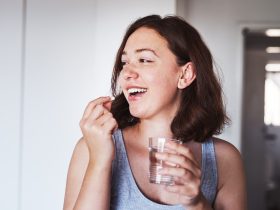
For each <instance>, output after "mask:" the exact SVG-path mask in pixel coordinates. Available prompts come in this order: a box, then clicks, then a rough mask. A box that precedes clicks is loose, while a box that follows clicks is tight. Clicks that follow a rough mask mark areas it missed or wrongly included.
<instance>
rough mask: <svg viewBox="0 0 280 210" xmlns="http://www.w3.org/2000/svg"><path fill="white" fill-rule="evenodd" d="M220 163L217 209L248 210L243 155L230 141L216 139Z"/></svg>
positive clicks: (218, 162) (217, 156) (218, 163)
mask: <svg viewBox="0 0 280 210" xmlns="http://www.w3.org/2000/svg"><path fill="white" fill-rule="evenodd" d="M215 150H216V158H217V165H218V177H219V180H218V192H217V197H216V200H215V206H214V207H215V209H217V210H236V209H238V210H246V209H247V200H246V199H247V198H246V187H245V175H244V168H243V162H242V158H241V155H240V153H239V151H238V150H237V149H236V148H235V147H234V146H233V145H231V144H230V143H228V142H226V141H223V140H217V139H216V140H215Z"/></svg>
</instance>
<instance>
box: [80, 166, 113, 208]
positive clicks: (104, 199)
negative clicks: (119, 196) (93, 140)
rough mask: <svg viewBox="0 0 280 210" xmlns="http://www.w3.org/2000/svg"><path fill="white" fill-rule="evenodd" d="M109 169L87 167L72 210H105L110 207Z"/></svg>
mask: <svg viewBox="0 0 280 210" xmlns="http://www.w3.org/2000/svg"><path fill="white" fill-rule="evenodd" d="M110 176H111V167H107V168H106V167H99V166H97V165H96V164H95V165H89V166H88V168H87V170H86V173H85V176H84V180H83V183H82V187H81V190H80V192H79V196H78V198H77V201H76V203H75V206H74V210H92V209H96V210H99V209H100V210H101V209H102V210H107V209H109V207H110V179H111V177H110Z"/></svg>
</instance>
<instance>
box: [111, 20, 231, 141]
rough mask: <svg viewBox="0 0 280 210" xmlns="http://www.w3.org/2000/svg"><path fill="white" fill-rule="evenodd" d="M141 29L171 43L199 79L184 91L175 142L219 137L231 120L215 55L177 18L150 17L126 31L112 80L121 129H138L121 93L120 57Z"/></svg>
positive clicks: (174, 130) (174, 123) (174, 125)
mask: <svg viewBox="0 0 280 210" xmlns="http://www.w3.org/2000/svg"><path fill="white" fill-rule="evenodd" d="M141 27H146V28H150V29H153V30H155V31H156V32H157V33H159V34H160V35H161V36H162V37H164V38H165V39H166V41H167V42H168V47H169V49H170V50H171V51H172V53H173V54H174V55H175V56H176V60H177V64H178V65H179V66H182V65H184V64H186V63H187V62H192V63H193V64H194V66H195V70H196V79H195V80H194V81H193V82H192V84H191V85H190V86H188V87H187V88H185V89H184V90H183V91H182V99H181V104H180V107H179V108H178V111H177V114H176V116H175V117H174V119H173V121H172V123H171V131H172V133H173V135H174V137H175V138H178V139H181V140H183V141H184V142H186V141H191V140H194V141H197V142H203V141H205V140H206V139H207V138H209V137H211V136H213V135H215V134H220V133H221V131H222V130H223V128H224V125H225V124H226V123H228V121H229V118H228V117H227V115H226V112H225V109H224V104H223V100H222V89H221V85H220V84H219V81H218V79H217V77H216V75H215V73H214V70H213V59H212V55H211V53H210V51H209V49H208V47H207V46H206V45H205V43H204V41H203V40H202V39H201V37H200V35H199V33H198V32H197V31H196V29H195V28H193V27H192V26H191V25H190V24H188V23H187V22H186V21H185V20H183V19H182V18H180V17H177V16H166V17H164V18H161V17H160V16H158V15H150V16H146V17H144V18H140V19H138V20H136V21H135V22H134V23H132V24H131V25H130V26H129V28H128V29H127V31H126V33H125V35H124V38H123V40H122V43H121V45H120V47H119V50H118V53H117V56H116V60H115V65H114V69H113V74H112V79H111V89H112V95H113V96H114V97H115V100H114V101H113V104H112V110H111V111H112V113H113V116H114V117H115V119H116V120H117V122H118V126H119V128H120V129H123V128H126V127H128V126H132V125H135V124H137V123H138V122H139V119H138V118H136V117H134V116H132V115H131V114H130V112H129V105H128V102H127V100H126V98H125V97H124V94H123V93H122V92H121V91H120V90H119V89H118V84H117V83H118V82H117V81H118V77H119V75H120V72H121V70H122V62H121V56H122V53H123V50H124V47H125V44H126V42H127V40H128V38H129V36H130V35H131V34H132V33H133V32H135V31H136V30H137V29H139V28H141Z"/></svg>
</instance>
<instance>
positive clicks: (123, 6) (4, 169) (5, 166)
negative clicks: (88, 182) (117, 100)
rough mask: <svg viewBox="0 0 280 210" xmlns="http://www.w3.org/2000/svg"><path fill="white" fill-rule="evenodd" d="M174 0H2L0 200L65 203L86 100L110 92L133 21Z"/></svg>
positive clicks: (29, 206)
mask: <svg viewBox="0 0 280 210" xmlns="http://www.w3.org/2000/svg"><path fill="white" fill-rule="evenodd" d="M152 13H158V14H161V15H165V14H174V13H175V0H172V1H170V0H161V1H160V4H159V1H158V0H142V1H131V0H119V1H114V0H107V1H104V0H103V1H102V0H18V1H16V0H0V30H1V32H0V59H1V60H0V100H1V105H0V106H1V107H0V116H1V117H0V161H1V162H0V165H1V173H0V186H1V188H0V201H1V209H5V210H19V209H20V210H38V209H40V210H50V209H52V210H56V209H62V204H63V197H64V188H65V182H66V173H67V168H68V163H69V160H70V157H71V153H72V151H73V148H74V145H75V143H76V142H77V140H78V138H79V137H80V136H81V134H80V129H79V126H78V124H79V120H80V117H81V115H82V113H83V110H84V108H85V106H86V104H87V103H88V102H89V101H90V100H92V99H94V98H96V97H98V96H101V95H109V94H110V92H109V90H110V77H111V70H112V65H113V61H114V57H115V53H116V50H117V48H118V46H119V44H120V42H121V38H122V35H123V34H124V31H125V29H126V27H127V26H128V24H129V23H131V22H132V21H134V20H135V19H136V18H138V17H140V16H144V15H148V14H152Z"/></svg>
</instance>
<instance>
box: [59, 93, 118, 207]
mask: <svg viewBox="0 0 280 210" xmlns="http://www.w3.org/2000/svg"><path fill="white" fill-rule="evenodd" d="M110 106H111V100H110V98H109V97H101V98H98V99H96V100H94V101H92V102H90V103H89V104H88V106H87V108H86V109H85V112H84V115H83V117H82V119H81V121H80V127H81V130H82V133H83V138H82V139H81V140H80V141H79V142H78V144H77V145H76V147H75V150H74V153H73V156H72V159H71V162H70V166H69V171H68V177H67V184H66V193H65V200H64V210H92V209H102V210H107V209H109V207H110V177H111V167H112V161H113V158H114V143H113V140H112V133H113V132H114V130H115V129H116V127H117V123H116V120H115V119H114V118H113V115H112V114H111V113H110Z"/></svg>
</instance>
